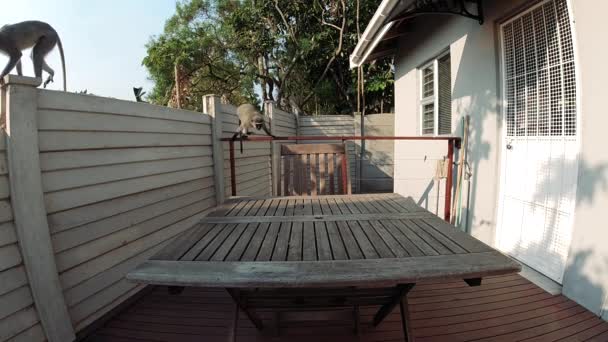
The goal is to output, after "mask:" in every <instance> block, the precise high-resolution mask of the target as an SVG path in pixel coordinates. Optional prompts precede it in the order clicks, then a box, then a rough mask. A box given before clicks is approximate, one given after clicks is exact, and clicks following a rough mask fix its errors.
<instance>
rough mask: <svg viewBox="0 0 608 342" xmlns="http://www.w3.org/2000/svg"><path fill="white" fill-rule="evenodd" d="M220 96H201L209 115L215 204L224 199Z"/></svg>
mask: <svg viewBox="0 0 608 342" xmlns="http://www.w3.org/2000/svg"><path fill="white" fill-rule="evenodd" d="M220 105H221V103H220V97H219V96H216V95H205V96H203V112H205V113H207V114H209V116H210V117H211V141H212V144H213V177H214V180H215V200H216V202H217V205H220V204H222V203H224V201H225V200H226V194H225V190H224V189H225V185H224V146H222V144H223V142H222V141H220V139H221V138H222V118H221V117H220Z"/></svg>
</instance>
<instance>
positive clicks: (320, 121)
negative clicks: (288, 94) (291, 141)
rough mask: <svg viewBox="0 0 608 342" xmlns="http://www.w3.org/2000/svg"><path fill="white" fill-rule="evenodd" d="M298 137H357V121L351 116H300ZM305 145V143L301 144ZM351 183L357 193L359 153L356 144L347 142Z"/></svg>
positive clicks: (353, 190)
mask: <svg viewBox="0 0 608 342" xmlns="http://www.w3.org/2000/svg"><path fill="white" fill-rule="evenodd" d="M298 135H312V136H328V137H331V136H343V135H351V136H352V135H355V121H354V118H353V116H351V115H318V116H300V117H299V123H298ZM300 143H303V142H300ZM307 143H340V141H327V140H325V141H309V142H307ZM346 149H347V153H348V161H349V162H350V164H349V170H350V182H351V187H352V192H353V193H357V192H358V191H359V190H358V189H357V181H356V179H357V177H358V175H357V153H356V151H355V143H354V142H350V141H347V142H346Z"/></svg>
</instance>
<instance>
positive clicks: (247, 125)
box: [232, 103, 274, 153]
mask: <svg viewBox="0 0 608 342" xmlns="http://www.w3.org/2000/svg"><path fill="white" fill-rule="evenodd" d="M236 114H237V115H238V116H239V128H238V130H237V131H236V132H235V133H234V135H233V136H232V141H234V140H236V139H237V137H238V138H239V140H240V142H241V153H243V138H246V137H247V136H248V135H249V130H252V129H254V128H255V129H257V130H264V132H266V134H268V135H269V136H271V137H273V138H274V135H272V134H271V133H270V130H269V129H268V127H267V126H266V121H265V120H264V115H262V113H260V111H259V110H258V109H257V108H256V107H255V106H254V105H252V104H250V103H245V104H242V105H240V106H239V107H238V108H237V109H236Z"/></svg>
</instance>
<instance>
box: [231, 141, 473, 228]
mask: <svg viewBox="0 0 608 342" xmlns="http://www.w3.org/2000/svg"><path fill="white" fill-rule="evenodd" d="M306 140H309V141H320V140H328V141H342V142H344V141H349V140H444V141H447V142H448V153H447V159H448V165H449V167H448V174H447V180H446V182H445V204H444V209H443V216H444V219H445V220H446V221H448V222H449V221H450V216H451V208H452V181H453V180H452V178H453V170H452V169H453V164H454V148H457V149H459V148H460V143H461V138H460V137H453V136H438V137H430V136H428V137H427V136H413V137H408V136H396V137H393V136H369V135H366V136H355V135H351V136H333V137H329V136H291V137H279V136H275V137H270V136H248V137H246V138H243V141H252V142H263V141H270V142H272V141H306ZM221 141H227V142H228V143H229V148H230V186H231V187H230V188H231V189H232V196H236V171H235V167H236V165H235V156H234V140H233V139H232V138H222V139H221Z"/></svg>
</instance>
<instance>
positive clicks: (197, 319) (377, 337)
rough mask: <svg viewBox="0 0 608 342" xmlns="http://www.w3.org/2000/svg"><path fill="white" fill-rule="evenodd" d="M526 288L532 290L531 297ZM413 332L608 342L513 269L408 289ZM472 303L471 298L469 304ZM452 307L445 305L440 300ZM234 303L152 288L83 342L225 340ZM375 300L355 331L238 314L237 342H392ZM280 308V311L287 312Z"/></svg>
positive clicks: (392, 318) (343, 320)
mask: <svg viewBox="0 0 608 342" xmlns="http://www.w3.org/2000/svg"><path fill="white" fill-rule="evenodd" d="M530 293H533V294H532V295H531V294H530ZM408 298H409V303H410V304H409V311H410V313H411V326H412V335H413V336H414V337H415V340H416V341H426V342H439V341H475V340H484V339H485V340H488V341H501V340H506V341H529V342H531V341H537V342H550V341H562V342H563V341H566V342H573V341H600V342H603V341H608V323H606V322H604V321H602V320H601V319H599V318H598V317H596V316H594V315H591V314H590V313H589V312H587V311H584V309H582V308H581V307H580V306H578V305H577V304H575V303H573V302H572V301H570V300H569V299H568V298H566V297H564V296H561V295H556V296H553V295H550V294H549V293H547V292H544V291H543V290H541V289H539V288H538V287H536V286H535V285H533V284H532V283H530V282H529V281H528V280H526V279H524V278H522V277H521V276H519V275H517V274H513V275H506V276H497V277H488V278H486V279H484V282H483V284H482V285H481V286H479V287H469V286H467V285H466V284H465V283H464V282H463V281H461V280H460V281H458V280H453V281H426V282H420V283H418V284H417V285H416V286H415V287H414V289H413V290H412V291H411V292H410V294H409V296H408ZM471 302H473V303H475V304H471ZM448 303H455V304H452V305H451V308H450V309H446V304H448ZM233 310H234V304H233V303H232V301H231V299H230V297H229V296H228V294H227V293H226V292H225V291H223V290H219V289H200V288H187V289H186V290H185V291H184V292H183V293H182V294H180V295H177V296H176V295H169V294H168V293H167V290H166V288H164V287H158V288H156V289H154V290H153V291H152V292H150V293H149V294H147V295H146V296H144V297H142V298H141V299H139V300H138V301H137V302H136V303H134V304H133V305H132V306H130V307H128V308H126V309H125V310H124V311H123V312H120V313H118V314H117V315H116V316H115V317H113V318H112V319H111V320H110V321H108V322H107V323H106V324H105V325H104V326H102V327H101V328H100V329H98V330H97V331H95V332H94V333H93V334H91V335H90V336H88V338H87V339H85V342H127V341H180V342H181V341H228V336H229V333H230V331H231V320H232V317H233V315H234V313H233ZM377 310H378V308H377V307H374V306H365V307H361V310H360V312H361V326H362V332H361V335H360V336H355V335H353V333H352V328H353V325H352V324H353V323H352V320H351V319H350V317H349V316H344V314H343V313H342V316H340V315H337V314H333V315H329V313H331V311H325V312H318V311H313V312H311V315H312V317H313V318H314V317H315V316H319V315H323V316H328V317H332V319H329V320H325V321H318V320H313V319H308V320H303V321H299V322H293V321H291V322H289V323H285V325H284V327H283V328H282V329H281V335H280V336H278V337H277V336H275V335H274V334H273V329H272V327H273V326H274V322H273V317H274V315H273V312H272V311H269V310H259V312H258V314H259V315H260V317H261V318H262V320H263V322H264V324H265V326H268V327H270V329H268V330H266V331H262V332H259V331H257V330H256V329H255V328H254V327H253V324H252V323H251V322H250V321H249V320H248V319H247V317H246V316H245V315H244V314H242V313H241V314H240V315H239V322H238V330H237V341H238V342H253V341H256V342H271V341H273V342H277V341H288V342H304V341H306V342H309V341H318V342H334V341H337V342H346V341H348V342H350V341H359V342H372V341H373V342H395V341H403V336H402V330H401V326H400V324H401V321H400V317H399V311H398V309H396V310H394V311H393V312H392V313H391V314H390V315H389V316H388V317H387V319H386V320H385V321H384V322H383V323H382V324H380V325H379V326H378V327H376V328H373V327H372V326H371V324H370V323H371V320H372V317H373V315H374V313H375V312H376V311H377ZM288 316H289V313H285V314H284V316H283V317H288Z"/></svg>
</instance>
